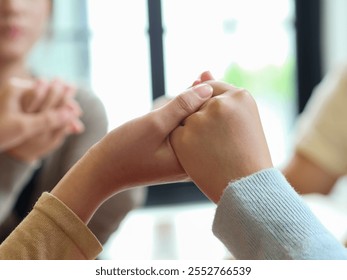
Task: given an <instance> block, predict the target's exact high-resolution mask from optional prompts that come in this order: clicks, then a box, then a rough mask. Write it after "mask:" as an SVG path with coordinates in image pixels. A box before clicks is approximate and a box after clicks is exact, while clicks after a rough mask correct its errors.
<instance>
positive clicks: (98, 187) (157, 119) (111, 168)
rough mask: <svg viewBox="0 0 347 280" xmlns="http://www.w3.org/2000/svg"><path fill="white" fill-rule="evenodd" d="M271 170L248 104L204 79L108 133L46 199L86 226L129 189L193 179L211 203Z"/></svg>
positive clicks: (239, 93) (244, 96)
mask: <svg viewBox="0 0 347 280" xmlns="http://www.w3.org/2000/svg"><path fill="white" fill-rule="evenodd" d="M271 167H272V161H271V157H270V153H269V150H268V146H267V143H266V140H265V136H264V132H263V129H262V125H261V121H260V117H259V114H258V109H257V105H256V103H255V101H254V100H253V98H252V97H251V96H250V94H249V93H248V92H247V91H245V90H243V89H239V88H236V87H233V86H231V85H229V84H226V83H223V82H219V81H215V80H213V78H212V77H211V75H210V74H209V73H208V72H206V73H203V74H202V75H201V76H200V78H199V79H198V80H197V81H196V82H194V84H193V86H192V87H191V88H189V89H187V90H186V91H185V92H183V93H182V94H180V95H178V96H177V97H176V98H175V99H173V100H172V101H170V102H169V103H167V104H166V105H164V106H162V107H160V108H159V109H156V110H154V111H152V112H150V113H148V114H147V115H145V116H142V117H140V118H137V119H134V120H132V121H130V122H127V123H125V124H124V125H122V126H120V127H118V128H116V129H114V130H113V131H111V132H110V133H108V134H107V135H106V136H105V137H104V138H103V139H101V140H100V141H99V142H98V143H97V144H95V145H94V146H93V147H92V148H91V149H90V150H89V151H88V152H87V153H86V154H85V156H84V157H82V159H81V160H80V161H79V162H78V163H77V164H76V165H75V166H74V167H73V168H72V169H71V170H70V171H69V172H68V173H67V175H66V176H65V177H64V178H63V179H62V180H61V181H60V182H59V183H58V185H57V186H56V187H55V188H54V189H53V190H52V192H51V193H52V194H53V195H55V196H56V197H57V198H58V199H60V200H61V201H62V202H64V203H65V204H66V205H67V206H68V207H69V208H70V209H71V210H72V211H74V212H75V213H76V214H77V215H78V216H79V217H80V218H81V219H82V220H83V221H84V222H88V221H89V220H90V218H91V217H92V215H93V213H94V212H95V211H96V209H97V208H98V207H99V206H100V205H101V204H102V203H103V202H104V201H105V200H107V199H108V198H109V197H111V196H112V195H114V194H116V193H118V192H120V191H123V190H125V189H128V188H132V187H136V186H144V185H154V184H160V183H167V182H177V181H184V180H192V181H194V182H195V183H196V185H197V186H198V187H199V188H200V189H201V191H202V192H203V193H204V194H205V195H206V196H207V197H208V198H210V199H211V200H212V201H213V202H215V203H218V201H219V199H220V197H221V195H222V194H223V191H224V189H225V188H226V187H227V185H228V183H229V182H230V181H233V180H237V179H239V178H242V177H245V176H248V175H251V174H253V173H255V172H257V171H260V170H263V169H266V168H271Z"/></svg>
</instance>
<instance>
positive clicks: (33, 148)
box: [7, 80, 84, 163]
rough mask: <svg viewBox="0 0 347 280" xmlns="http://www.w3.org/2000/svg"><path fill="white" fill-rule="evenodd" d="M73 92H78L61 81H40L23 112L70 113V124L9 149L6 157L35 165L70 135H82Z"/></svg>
mask: <svg viewBox="0 0 347 280" xmlns="http://www.w3.org/2000/svg"><path fill="white" fill-rule="evenodd" d="M74 91H75V89H73V88H72V87H70V86H68V85H66V84H65V83H63V82H61V81H58V80H54V81H53V82H51V83H47V82H43V81H38V82H37V83H36V85H35V86H34V87H33V88H32V89H31V91H30V96H29V98H26V100H25V101H26V102H25V103H24V105H23V106H24V107H23V110H25V111H26V112H30V113H38V112H47V111H49V110H51V109H56V108H66V110H70V111H71V116H72V118H71V121H70V122H68V123H66V124H65V125H64V126H61V127H58V128H50V127H47V128H46V129H45V130H42V131H41V133H40V134H38V135H35V136H33V137H31V138H30V139H27V140H26V141H25V142H23V143H21V144H20V145H18V146H15V147H13V148H11V149H9V150H8V151H7V153H8V154H9V155H11V156H12V157H14V158H17V159H19V160H22V161H24V162H29V163H30V162H34V161H37V160H39V159H41V158H42V157H44V156H45V155H47V154H48V153H50V152H52V151H54V150H55V149H57V148H58V147H59V146H60V145H61V144H62V143H63V142H64V140H65V139H66V137H67V136H68V135H70V134H78V133H81V132H82V131H83V129H84V126H83V124H82V123H81V122H80V121H79V116H80V115H81V109H80V107H79V105H78V104H77V103H76V102H75V101H74V100H73V98H72V97H73V96H74ZM34 97H37V98H34Z"/></svg>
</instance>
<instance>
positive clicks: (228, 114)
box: [170, 81, 272, 203]
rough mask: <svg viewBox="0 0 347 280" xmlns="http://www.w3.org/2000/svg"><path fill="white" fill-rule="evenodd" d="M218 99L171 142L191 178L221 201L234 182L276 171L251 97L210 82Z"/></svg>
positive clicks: (190, 119) (180, 130)
mask: <svg viewBox="0 0 347 280" xmlns="http://www.w3.org/2000/svg"><path fill="white" fill-rule="evenodd" d="M206 83H208V84H210V85H211V86H212V87H213V94H214V95H216V96H215V97H213V98H211V99H210V100H209V101H208V102H206V103H205V104H204V106H202V108H201V109H200V110H199V112H197V113H195V114H193V115H191V116H190V117H188V118H187V119H186V120H185V121H184V123H183V126H180V127H178V128H177V129H176V130H175V131H174V132H173V133H172V134H171V137H170V142H171V145H172V147H173V148H174V150H175V153H176V155H177V157H178V159H179V161H180V163H181V165H182V166H183V168H184V169H185V171H186V172H187V174H188V175H189V176H190V177H191V179H192V180H193V181H194V182H195V183H196V185H197V186H198V187H199V188H200V189H201V190H202V192H204V193H205V195H206V196H207V197H209V198H210V199H211V200H212V201H214V202H216V203H217V202H218V201H219V199H220V197H221V195H222V194H223V191H224V189H225V188H226V186H227V184H228V183H229V182H230V181H232V180H237V179H239V178H241V177H244V176H247V175H250V174H252V173H255V172H257V171H260V170H262V169H265V168H270V167H272V161H271V157H270V153H269V150H268V146H267V143H266V139H265V136H264V132H263V129H262V125H261V121H260V117H259V114H258V109H257V105H256V103H255V101H254V100H253V98H252V97H251V96H250V94H249V93H248V92H247V91H245V90H243V89H239V88H236V87H233V86H231V85H228V84H226V83H223V82H216V81H209V82H206Z"/></svg>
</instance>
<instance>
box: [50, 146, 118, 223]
mask: <svg viewBox="0 0 347 280" xmlns="http://www.w3.org/2000/svg"><path fill="white" fill-rule="evenodd" d="M102 172H103V170H102V166H100V162H99V161H97V160H96V159H95V158H94V157H93V155H91V153H90V152H87V153H86V154H85V155H84V156H83V157H82V158H81V159H80V160H79V161H78V162H77V163H76V164H75V165H74V166H73V167H72V168H71V169H70V170H69V172H68V173H67V174H66V175H65V176H64V177H63V179H62V180H61V181H60V182H59V183H58V184H57V185H56V186H55V187H54V189H53V190H52V191H51V193H52V194H53V195H54V196H56V197H57V198H58V199H60V200H61V201H62V202H63V203H64V204H65V205H66V206H68V207H69V208H70V209H71V210H72V211H73V212H74V213H75V214H76V215H77V216H79V218H80V219H81V220H82V221H83V222H85V223H88V222H89V220H90V219H91V218H92V216H93V215H94V213H95V211H96V210H97V209H98V208H99V207H100V206H101V204H102V203H103V202H104V201H105V200H107V199H108V198H109V197H111V196H112V195H113V194H115V193H117V192H119V191H120V189H121V188H120V187H117V186H116V184H112V188H111V186H110V184H109V182H105V181H104V180H102V177H100V176H99V174H102ZM112 183H114V182H112Z"/></svg>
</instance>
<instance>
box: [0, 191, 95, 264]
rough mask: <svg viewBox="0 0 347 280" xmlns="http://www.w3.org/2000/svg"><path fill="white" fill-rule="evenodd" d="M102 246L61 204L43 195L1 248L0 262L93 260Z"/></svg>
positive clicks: (52, 197) (49, 195)
mask: <svg viewBox="0 0 347 280" xmlns="http://www.w3.org/2000/svg"><path fill="white" fill-rule="evenodd" d="M101 250H102V247H101V244H100V243H99V241H98V240H97V239H96V237H95V236H94V235H93V233H92V232H91V231H90V230H89V229H88V227H87V226H86V225H85V224H84V223H83V222H82V221H81V220H80V219H79V218H78V217H77V216H76V215H75V214H74V213H73V212H72V211H71V210H70V209H69V208H68V207H66V206H65V205H64V204H63V203H62V202H61V201H59V200H58V199H57V198H55V197H54V196H53V195H51V194H49V193H44V194H42V196H41V197H40V199H39V200H38V202H37V203H36V204H35V206H34V209H33V210H32V211H31V212H30V213H29V215H28V216H27V217H26V218H25V219H24V220H23V222H22V223H21V224H19V226H18V227H17V228H16V229H15V230H14V231H13V232H12V233H11V235H10V236H9V237H8V238H7V239H6V240H5V241H4V242H3V243H2V244H1V245H0V259H7V260H10V259H14V260H25V259H33V260H64V259H66V260H73V259H82V260H85V259H95V258H96V257H97V255H98V254H99V253H100V252H101Z"/></svg>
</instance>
